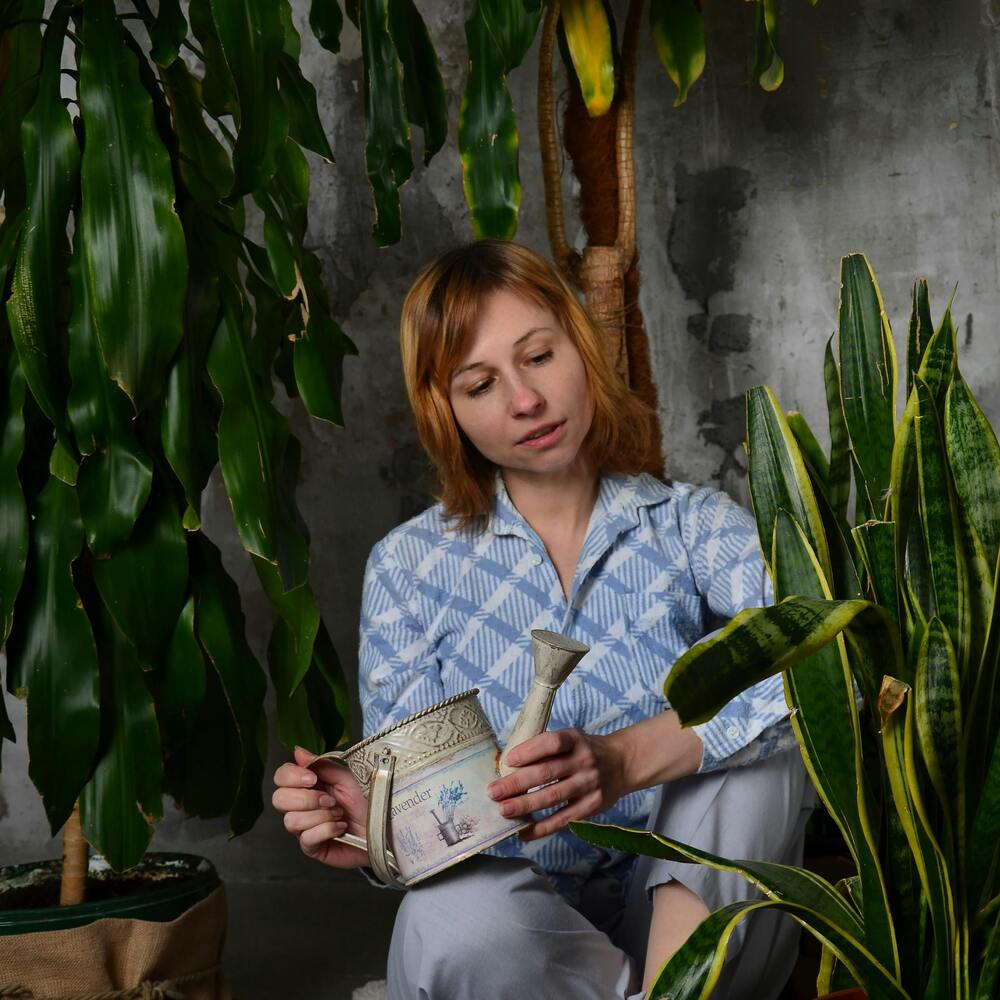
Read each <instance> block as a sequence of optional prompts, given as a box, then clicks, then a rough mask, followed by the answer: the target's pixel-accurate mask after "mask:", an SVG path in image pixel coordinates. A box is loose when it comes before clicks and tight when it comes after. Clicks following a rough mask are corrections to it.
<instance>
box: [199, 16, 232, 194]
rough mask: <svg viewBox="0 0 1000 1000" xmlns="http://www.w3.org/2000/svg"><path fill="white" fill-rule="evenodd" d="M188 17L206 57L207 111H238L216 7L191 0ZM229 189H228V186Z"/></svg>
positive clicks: (204, 87) (219, 113)
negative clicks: (216, 15)
mask: <svg viewBox="0 0 1000 1000" xmlns="http://www.w3.org/2000/svg"><path fill="white" fill-rule="evenodd" d="M188 17H189V18H190V20H191V30H192V31H193V32H194V37H195V38H197V39H198V43H199V45H201V50H202V52H203V53H204V56H205V69H204V74H203V76H202V81H201V91H202V94H203V95H204V102H205V110H206V111H208V113H209V114H211V115H213V116H215V117H216V118H220V117H222V116H223V115H235V114H236V84H235V83H234V82H233V75H232V73H230V72H229V66H228V64H227V63H226V56H225V53H223V51H222V43H221V42H220V41H219V32H218V31H217V30H216V27H215V21H214V20H213V18H212V8H211V6H210V4H209V0H189V2H188ZM227 190H228V189H227Z"/></svg>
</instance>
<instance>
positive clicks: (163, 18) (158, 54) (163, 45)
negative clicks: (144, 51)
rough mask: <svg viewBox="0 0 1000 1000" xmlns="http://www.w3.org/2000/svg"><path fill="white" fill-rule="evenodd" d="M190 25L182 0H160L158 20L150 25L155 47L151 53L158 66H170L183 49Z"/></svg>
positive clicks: (151, 39)
mask: <svg viewBox="0 0 1000 1000" xmlns="http://www.w3.org/2000/svg"><path fill="white" fill-rule="evenodd" d="M187 33H188V26H187V21H186V20H185V18H184V12H183V11H182V10H181V4H180V0H160V6H159V9H158V10H157V12H156V20H155V21H154V22H153V23H152V24H151V25H150V27H149V38H150V41H151V42H152V43H153V47H152V48H151V49H150V51H149V55H150V57H151V58H152V60H153V62H155V63H156V65H157V66H160V67H163V68H166V67H167V66H170V65H171V64H172V63H173V62H174V60H176V58H177V56H178V55H179V54H180V51H181V44H182V43H183V42H184V40H185V39H186V38H187Z"/></svg>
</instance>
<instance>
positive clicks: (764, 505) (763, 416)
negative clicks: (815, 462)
mask: <svg viewBox="0 0 1000 1000" xmlns="http://www.w3.org/2000/svg"><path fill="white" fill-rule="evenodd" d="M747 439H748V457H749V469H748V476H749V480H750V493H751V497H752V502H753V511H754V517H755V518H756V519H757V532H758V534H759V536H760V537H761V538H762V539H765V540H769V539H771V538H773V537H774V521H775V518H776V517H777V514H778V510H779V509H783V510H787V511H788V512H789V513H790V514H791V515H792V516H793V517H794V518H795V520H796V521H797V522H798V523H799V525H801V527H802V530H803V531H805V533H806V537H807V539H808V540H809V544H810V546H811V547H812V549H813V551H815V552H816V555H817V557H818V558H819V561H820V565H821V566H822V567H823V573H824V575H825V577H826V579H827V580H832V578H833V570H832V567H831V564H830V551H829V546H828V545H827V540H826V535H825V533H824V530H823V520H822V516H821V515H820V511H819V508H818V506H817V504H816V496H815V493H814V492H813V488H812V484H811V483H810V481H809V474H808V472H807V471H806V467H805V462H804V461H803V458H802V453H801V452H800V451H799V447H798V445H797V444H796V442H795V437H794V435H793V434H792V431H791V428H790V427H789V426H788V420H787V419H786V417H785V414H784V412H783V411H782V409H781V406H780V404H779V403H778V400H777V399H776V398H775V396H774V393H773V392H771V390H770V389H769V388H768V387H767V386H757V387H755V388H753V389H750V390H749V391H748V392H747ZM764 544H765V548H766V547H767V541H765V543H764Z"/></svg>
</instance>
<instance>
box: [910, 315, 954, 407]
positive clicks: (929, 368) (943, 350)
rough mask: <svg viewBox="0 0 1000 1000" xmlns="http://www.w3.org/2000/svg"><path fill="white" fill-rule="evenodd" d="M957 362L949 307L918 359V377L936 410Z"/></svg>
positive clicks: (942, 402) (942, 400)
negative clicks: (927, 391) (927, 389)
mask: <svg viewBox="0 0 1000 1000" xmlns="http://www.w3.org/2000/svg"><path fill="white" fill-rule="evenodd" d="M957 363H958V345H957V344H956V343H955V322H954V320H953V319H952V316H951V308H950V307H949V308H948V309H946V310H945V313H944V316H942V317H941V325H940V326H939V327H938V328H937V332H936V333H935V334H934V336H933V337H931V339H930V341H929V342H928V344H927V348H926V349H925V351H924V356H923V358H922V359H921V361H920V371H919V373H918V374H919V375H920V378H922V379H923V380H924V382H926V383H927V386H928V388H929V389H930V391H931V395H932V396H933V397H934V404H935V406H937V408H938V412H939V413H940V411H941V410H942V409H943V407H944V398H945V393H946V392H947V391H948V386H949V385H951V380H952V379H953V378H954V377H955V371H956V365H957Z"/></svg>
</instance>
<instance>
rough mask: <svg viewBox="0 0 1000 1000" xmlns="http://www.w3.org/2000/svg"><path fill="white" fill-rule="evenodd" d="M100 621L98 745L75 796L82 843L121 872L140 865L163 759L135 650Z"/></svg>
mask: <svg viewBox="0 0 1000 1000" xmlns="http://www.w3.org/2000/svg"><path fill="white" fill-rule="evenodd" d="M101 620H102V627H101V634H102V639H103V641H102V643H101V663H102V670H103V674H104V684H103V685H102V692H101V745H100V749H99V751H98V755H97V766H96V767H95V769H94V774H93V776H92V777H91V779H90V781H88V782H87V784H86V785H85V786H84V787H83V791H82V792H81V793H80V824H81V826H82V827H83V833H84V836H85V837H86V838H87V841H88V842H89V843H90V844H92V845H93V846H94V848H96V850H98V851H99V852H100V853H101V854H102V855H103V856H104V857H105V858H106V859H107V861H108V863H109V864H110V865H111V867H112V868H114V869H115V870H116V871H122V870H123V869H125V868H131V867H132V866H133V865H135V864H137V863H138V862H139V861H140V860H141V858H142V855H143V854H144V853H145V851H146V848H147V847H148V845H149V841H150V838H151V837H152V835H153V825H152V821H153V820H156V819H160V818H161V817H162V816H163V800H162V793H161V791H160V786H161V782H162V780H163V759H162V756H161V753H160V733H159V729H158V728H157V725H156V715H155V714H154V712H153V701H152V698H150V695H149V691H148V690H147V688H146V683H145V681H144V679H143V672H142V667H141V666H140V665H139V660H138V657H137V655H136V650H135V648H134V647H133V646H132V644H131V643H130V642H129V641H128V639H126V638H125V636H124V635H123V634H122V633H121V631H120V630H119V629H118V628H117V627H116V626H115V624H114V622H113V621H111V620H110V619H109V618H108V617H107V616H106V615H102V616H101Z"/></svg>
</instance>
